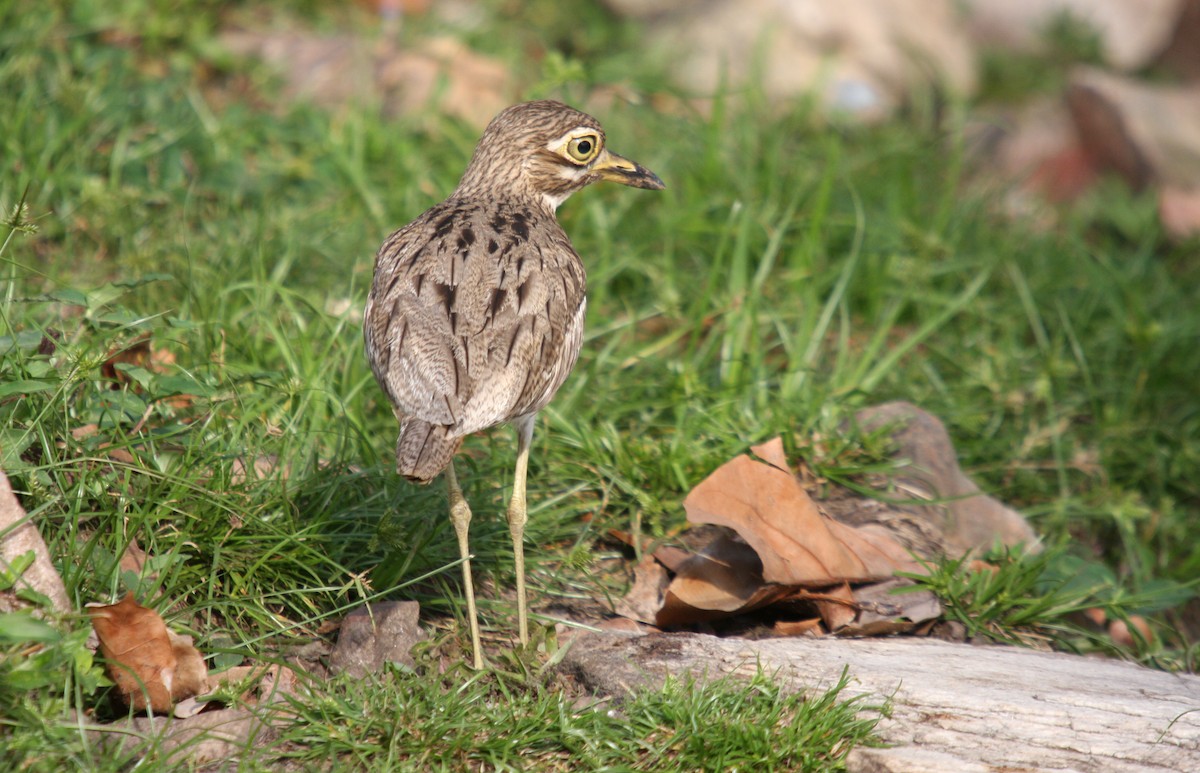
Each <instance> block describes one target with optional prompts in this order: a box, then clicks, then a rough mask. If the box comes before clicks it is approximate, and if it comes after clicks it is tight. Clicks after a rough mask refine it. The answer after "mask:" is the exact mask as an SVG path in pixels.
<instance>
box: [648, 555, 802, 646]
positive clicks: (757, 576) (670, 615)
mask: <svg viewBox="0 0 1200 773" xmlns="http://www.w3.org/2000/svg"><path fill="white" fill-rule="evenodd" d="M792 592H793V589H792V588H789V587H787V586H782V585H773V584H769V583H766V582H764V580H763V575H762V561H760V560H759V557H758V555H757V554H756V553H755V552H754V550H753V549H752V548H751V547H750V546H749V545H746V544H745V543H744V542H740V541H737V540H734V539H732V538H731V537H728V536H718V537H717V538H716V539H714V540H712V541H711V542H709V544H708V545H705V546H704V548H703V549H702V550H701V551H700V552H699V553H695V554H693V555H692V556H690V557H689V558H688V559H687V560H686V561H684V562H683V563H681V564H680V565H679V566H678V569H677V570H676V574H675V579H674V580H672V581H671V584H670V585H669V586H668V587H667V591H666V593H665V595H664V597H663V603H662V608H661V609H659V610H658V612H657V614H656V615H655V622H656V624H657V625H659V626H662V627H671V626H679V625H686V624H689V623H697V622H704V621H708V620H716V619H719V618H723V617H729V616H730V615H732V614H737V613H742V612H749V611H752V610H754V609H758V608H760V607H763V606H766V605H768V604H771V603H774V602H775V601H778V600H780V599H781V598H784V597H786V596H788V595H790V594H791V593H792Z"/></svg>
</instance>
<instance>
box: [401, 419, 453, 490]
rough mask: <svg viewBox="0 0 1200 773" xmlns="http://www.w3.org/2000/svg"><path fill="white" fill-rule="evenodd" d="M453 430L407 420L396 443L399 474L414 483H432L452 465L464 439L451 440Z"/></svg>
mask: <svg viewBox="0 0 1200 773" xmlns="http://www.w3.org/2000/svg"><path fill="white" fill-rule="evenodd" d="M451 429H452V428H451V427H447V426H445V425H444V424H430V423H428V422H424V421H421V420H420V419H411V418H405V419H403V420H401V422H400V437H399V438H398V439H397V440H396V471H397V472H399V473H400V474H401V475H403V476H404V477H406V478H408V479H409V480H411V481H416V482H418V483H428V482H429V481H431V480H433V479H434V478H436V477H437V476H438V473H440V472H441V471H442V470H444V469H446V467H447V466H449V464H450V460H451V459H453V458H454V454H455V453H456V452H457V451H458V447H459V446H461V445H462V438H461V437H451V436H450V431H451Z"/></svg>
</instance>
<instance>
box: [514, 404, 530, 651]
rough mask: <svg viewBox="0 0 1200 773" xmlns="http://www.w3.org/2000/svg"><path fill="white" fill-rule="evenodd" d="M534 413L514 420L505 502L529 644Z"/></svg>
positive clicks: (520, 620) (521, 623) (520, 621)
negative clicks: (528, 497) (513, 456)
mask: <svg viewBox="0 0 1200 773" xmlns="http://www.w3.org/2000/svg"><path fill="white" fill-rule="evenodd" d="M534 418H535V417H534V416H530V417H528V418H526V419H522V420H521V421H518V422H517V423H516V428H517V468H516V470H515V471H514V473H513V493H512V499H510V500H509V502H508V530H509V531H510V532H511V533H512V541H513V559H514V562H515V564H516V571H517V631H518V633H519V634H520V637H521V644H522V645H526V644H529V609H528V607H527V606H526V602H525V522H526V521H527V520H528V519H529V514H528V512H527V510H526V504H525V477H526V474H527V473H528V471H529V446H530V443H531V442H532V441H533V423H534Z"/></svg>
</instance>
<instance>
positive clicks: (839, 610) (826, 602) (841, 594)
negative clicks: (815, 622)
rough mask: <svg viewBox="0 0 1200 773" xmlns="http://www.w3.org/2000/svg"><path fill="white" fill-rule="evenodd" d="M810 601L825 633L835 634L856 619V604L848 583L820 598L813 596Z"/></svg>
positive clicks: (826, 592)
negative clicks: (818, 615)
mask: <svg viewBox="0 0 1200 773" xmlns="http://www.w3.org/2000/svg"><path fill="white" fill-rule="evenodd" d="M812 601H813V604H814V605H815V606H816V607H817V611H818V612H819V613H820V614H821V622H823V623H825V630H827V631H830V632H835V633H836V632H837V631H838V630H839V629H841V628H845V627H846V626H848V625H850V623H853V622H854V620H855V618H856V617H858V604H857V603H856V600H855V597H854V591H853V590H851V589H850V584H849V583H845V582H844V583H842V584H841V585H838V586H837V587H834V588H831V589H829V590H827V591H825V592H824V593H822V594H820V596H814V597H813V599H812Z"/></svg>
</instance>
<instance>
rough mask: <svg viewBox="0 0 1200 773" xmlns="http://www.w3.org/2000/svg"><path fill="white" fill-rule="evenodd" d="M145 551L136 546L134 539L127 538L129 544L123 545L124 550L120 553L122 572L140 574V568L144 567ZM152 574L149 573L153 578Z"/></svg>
mask: <svg viewBox="0 0 1200 773" xmlns="http://www.w3.org/2000/svg"><path fill="white" fill-rule="evenodd" d="M148 557H149V556H147V555H146V551H144V550H142V549H141V547H139V546H138V544H137V540H136V539H131V540H129V544H128V545H126V546H125V552H124V553H122V554H121V560H120V562H119V564H118V565H119V566H120V568H121V571H122V572H133V573H134V574H136V575H141V573H142V570H143V569H145V568H146V559H147V558H148ZM153 577H154V575H150V578H151V579H153Z"/></svg>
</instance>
